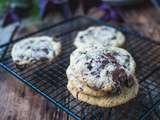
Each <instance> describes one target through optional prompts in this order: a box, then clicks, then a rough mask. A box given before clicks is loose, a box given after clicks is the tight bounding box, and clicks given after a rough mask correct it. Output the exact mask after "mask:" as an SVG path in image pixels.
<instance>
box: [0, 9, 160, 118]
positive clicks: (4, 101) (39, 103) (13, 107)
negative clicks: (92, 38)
mask: <svg viewBox="0 0 160 120" xmlns="http://www.w3.org/2000/svg"><path fill="white" fill-rule="evenodd" d="M137 11H138V12H137ZM153 13H154V14H153ZM100 14H102V13H100ZM123 15H124V19H125V24H123V25H125V26H127V27H128V28H130V29H134V30H136V31H139V32H140V33H141V34H142V35H146V36H148V37H151V38H153V39H155V40H159V36H160V30H159V29H160V27H159V19H158V17H157V16H158V13H156V12H155V11H154V10H153V8H151V7H147V8H144V9H139V10H131V11H129V10H128V11H127V12H123ZM156 15H157V16H156ZM94 16H100V15H94ZM36 29H37V28H36V27H35V28H34V27H32V28H30V30H31V31H32V30H36ZM30 30H29V31H30ZM62 118H63V119H64V120H66V119H67V117H66V115H65V114H64V113H60V112H59V111H58V110H57V109H56V108H55V107H54V106H53V105H52V104H51V103H50V102H48V101H47V100H45V99H44V98H43V97H41V96H39V95H34V94H33V92H32V91H31V90H30V89H29V88H28V87H25V86H24V85H23V84H22V83H21V82H20V81H18V80H17V79H16V78H14V77H11V76H10V75H9V74H7V73H6V72H4V71H0V120H62Z"/></svg>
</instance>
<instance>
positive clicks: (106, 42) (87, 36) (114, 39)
mask: <svg viewBox="0 0 160 120" xmlns="http://www.w3.org/2000/svg"><path fill="white" fill-rule="evenodd" d="M124 43H125V36H124V35H123V34H122V33H121V32H120V31H118V30H116V29H115V28H112V27H108V26H92V27H89V28H88V29H86V30H84V31H80V32H79V33H78V34H77V36H76V38H75V41H74V45H75V46H76V47H77V48H79V47H86V46H92V45H96V46H104V47H107V46H115V47H122V46H123V45H124Z"/></svg>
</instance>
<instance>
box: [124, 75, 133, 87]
mask: <svg viewBox="0 0 160 120" xmlns="http://www.w3.org/2000/svg"><path fill="white" fill-rule="evenodd" d="M125 83H126V86H127V87H129V88H130V87H132V86H133V84H134V79H133V77H132V76H131V75H130V76H129V78H128V80H127V81H126V82H125Z"/></svg>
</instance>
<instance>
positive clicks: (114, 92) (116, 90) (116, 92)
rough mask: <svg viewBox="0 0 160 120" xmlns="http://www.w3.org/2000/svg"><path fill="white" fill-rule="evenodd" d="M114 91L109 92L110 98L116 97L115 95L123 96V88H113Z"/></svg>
mask: <svg viewBox="0 0 160 120" xmlns="http://www.w3.org/2000/svg"><path fill="white" fill-rule="evenodd" d="M112 88H113V89H112V91H108V92H107V95H109V96H115V95H120V94H121V88H120V87H114V86H113V87H112Z"/></svg>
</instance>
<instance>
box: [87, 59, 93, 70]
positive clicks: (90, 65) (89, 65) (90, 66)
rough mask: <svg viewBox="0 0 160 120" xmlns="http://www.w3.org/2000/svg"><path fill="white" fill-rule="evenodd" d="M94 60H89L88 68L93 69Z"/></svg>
mask: <svg viewBox="0 0 160 120" xmlns="http://www.w3.org/2000/svg"><path fill="white" fill-rule="evenodd" d="M92 62H93V59H92V60H91V61H90V62H89V63H87V64H88V66H87V68H88V69H89V70H90V71H91V70H92V68H93V67H92Z"/></svg>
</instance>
